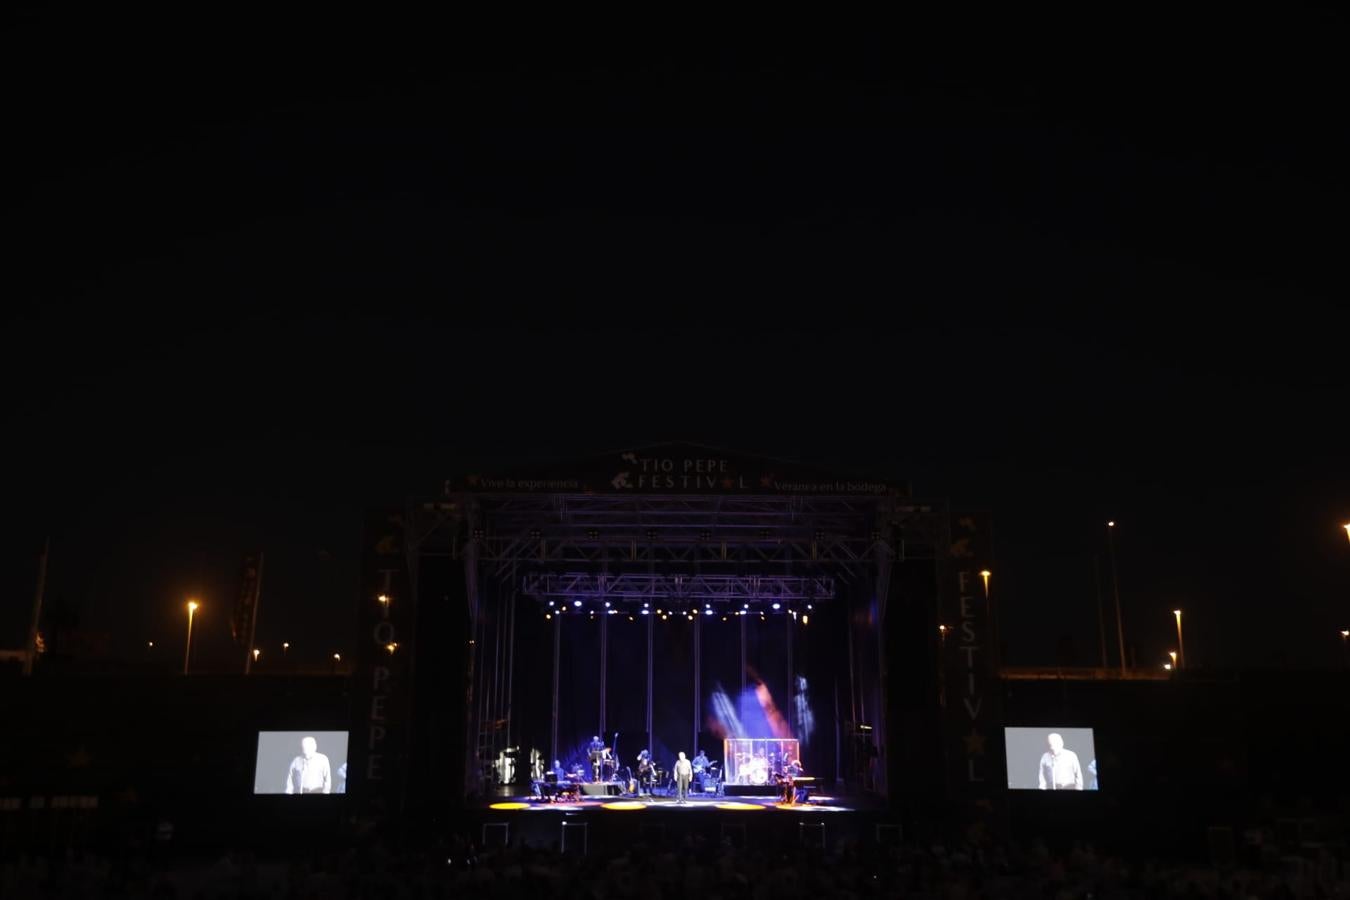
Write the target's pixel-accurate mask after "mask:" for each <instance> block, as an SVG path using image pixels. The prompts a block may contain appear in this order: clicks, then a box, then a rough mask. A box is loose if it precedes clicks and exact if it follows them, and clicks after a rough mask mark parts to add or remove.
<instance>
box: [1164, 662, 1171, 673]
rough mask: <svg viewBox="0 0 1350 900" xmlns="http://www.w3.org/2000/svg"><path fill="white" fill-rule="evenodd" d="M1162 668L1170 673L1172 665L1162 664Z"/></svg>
mask: <svg viewBox="0 0 1350 900" xmlns="http://www.w3.org/2000/svg"><path fill="white" fill-rule="evenodd" d="M1163 668H1164V669H1166V670H1167V671H1169V672H1170V671H1172V664H1171V663H1163Z"/></svg>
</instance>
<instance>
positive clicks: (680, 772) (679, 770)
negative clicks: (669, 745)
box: [675, 750, 694, 803]
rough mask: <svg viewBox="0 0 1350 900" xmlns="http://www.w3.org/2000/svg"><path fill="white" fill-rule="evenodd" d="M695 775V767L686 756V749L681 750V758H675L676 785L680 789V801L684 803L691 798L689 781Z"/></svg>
mask: <svg viewBox="0 0 1350 900" xmlns="http://www.w3.org/2000/svg"><path fill="white" fill-rule="evenodd" d="M693 777H694V767H693V765H692V764H691V763H690V762H689V760H688V759H686V758H685V755H684V751H683V750H681V751H680V758H679V759H677V760H675V787H676V788H678V790H679V798H680V799H679V802H680V803H683V802H685V801H686V800H688V799H689V781H690V780H691V779H692V778H693Z"/></svg>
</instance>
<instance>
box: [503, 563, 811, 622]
mask: <svg viewBox="0 0 1350 900" xmlns="http://www.w3.org/2000/svg"><path fill="white" fill-rule="evenodd" d="M521 593H523V594H525V595H526V596H529V597H534V598H535V599H537V600H540V601H548V600H553V601H575V600H581V601H582V602H583V603H603V602H610V603H632V604H637V603H643V602H647V603H650V602H652V601H662V602H667V603H672V604H674V605H675V606H676V607H680V606H688V607H690V608H691V609H692V608H694V607H698V606H701V605H716V606H717V607H718V608H717V609H716V610H715V611H716V612H718V613H725V612H727V611H728V609H729V608H730V607H731V606H732V605H733V604H734V605H735V607H736V608H737V609H740V608H742V607H743V605H744V604H747V603H753V604H762V603H769V602H777V603H782V604H789V605H792V604H795V605H797V606H800V607H802V608H803V611H804V608H805V605H806V604H814V603H816V602H825V601H828V600H832V599H834V597H835V580H834V579H833V578H831V577H830V576H828V575H816V576H799V575H703V574H700V575H679V574H671V573H648V574H642V573H625V574H620V575H607V574H604V573H600V574H594V573H589V572H568V573H563V574H553V573H532V574H527V575H525V576H524V577H523V579H522V581H521Z"/></svg>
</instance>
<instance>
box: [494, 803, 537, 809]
mask: <svg viewBox="0 0 1350 900" xmlns="http://www.w3.org/2000/svg"><path fill="white" fill-rule="evenodd" d="M529 808H530V804H528V803H493V804H492V805H491V806H489V807H488V809H529Z"/></svg>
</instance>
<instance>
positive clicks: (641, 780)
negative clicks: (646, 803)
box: [637, 750, 656, 797]
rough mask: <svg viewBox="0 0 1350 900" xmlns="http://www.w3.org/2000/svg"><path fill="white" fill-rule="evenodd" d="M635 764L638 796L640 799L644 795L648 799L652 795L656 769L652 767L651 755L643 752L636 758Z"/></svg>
mask: <svg viewBox="0 0 1350 900" xmlns="http://www.w3.org/2000/svg"><path fill="white" fill-rule="evenodd" d="M637 763H638V767H637V783H638V796H639V797H641V796H642V795H643V794H646V795H647V796H648V797H650V796H651V795H652V782H653V781H654V780H655V778H656V767H655V766H654V765H652V755H651V753H649V752H647V751H646V750H643V751H642V752H641V753H639V754H638V756H637Z"/></svg>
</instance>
